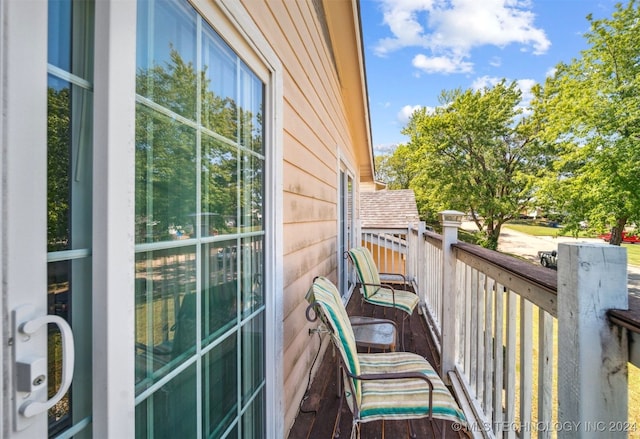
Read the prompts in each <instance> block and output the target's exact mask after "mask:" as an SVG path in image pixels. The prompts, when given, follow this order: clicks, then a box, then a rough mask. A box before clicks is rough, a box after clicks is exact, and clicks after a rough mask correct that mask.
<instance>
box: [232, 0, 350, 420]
mask: <svg viewBox="0 0 640 439" xmlns="http://www.w3.org/2000/svg"><path fill="white" fill-rule="evenodd" d="M244 5H245V7H246V9H247V11H248V13H249V14H250V15H251V17H252V19H253V20H254V21H255V23H256V25H257V26H258V28H259V29H260V30H261V32H262V33H263V34H264V36H265V38H266V39H267V41H269V43H270V44H271V46H272V48H273V50H274V52H276V54H277V56H278V57H279V58H280V60H281V62H282V66H283V69H284V72H283V92H284V96H283V101H284V106H283V126H284V133H283V139H284V140H283V141H284V145H283V174H284V175H283V198H282V199H283V239H284V242H283V251H284V255H283V260H284V267H283V276H284V281H283V285H284V291H283V292H282V294H283V295H284V296H283V300H282V303H283V307H284V309H283V314H282V315H283V319H284V321H283V322H282V323H283V354H284V355H283V357H284V358H283V365H282V366H283V371H282V372H283V382H284V389H283V392H284V404H285V408H284V410H285V420H284V425H285V431H288V429H289V428H290V426H291V425H292V424H293V421H294V419H295V416H296V414H297V411H298V405H299V402H300V400H301V398H302V396H303V394H304V391H305V387H306V384H307V381H308V374H309V368H310V366H311V362H312V360H313V357H314V356H315V354H316V352H317V349H318V338H317V336H313V337H311V336H309V333H308V328H309V327H311V325H309V324H308V322H307V321H306V318H305V315H304V311H305V309H306V306H307V303H306V301H305V300H304V295H305V293H306V292H307V289H308V288H309V286H310V285H311V282H312V280H313V278H314V277H315V276H317V275H325V276H328V277H330V278H332V279H333V280H336V269H337V266H336V263H337V245H338V237H337V231H338V223H337V220H338V218H337V215H338V213H339V208H338V200H339V198H338V193H337V192H338V188H337V183H338V172H339V157H340V158H341V159H342V160H343V161H345V162H347V163H348V164H349V166H351V167H352V169H354V170H355V172H357V170H358V169H359V168H360V165H359V164H357V163H355V154H354V151H353V147H352V139H351V136H352V134H351V132H350V126H349V120H348V118H347V115H346V109H345V106H344V100H343V99H344V97H343V96H342V90H341V85H340V81H339V78H338V75H337V73H336V71H335V64H334V61H333V59H332V55H331V51H330V48H329V47H328V46H327V44H326V41H325V36H324V34H323V30H322V25H321V23H320V22H319V20H318V17H317V14H316V10H315V8H314V5H313V2H312V1H304V2H293V1H278V0H269V1H256V0H244ZM351 44H353V43H351ZM354 62H357V60H355V61H354ZM339 148H340V149H339ZM355 181H356V182H357V181H358V175H355Z"/></svg>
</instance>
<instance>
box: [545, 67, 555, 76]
mask: <svg viewBox="0 0 640 439" xmlns="http://www.w3.org/2000/svg"><path fill="white" fill-rule="evenodd" d="M557 71H558V69H557V68H556V67H551V68H550V69H549V70H547V71H546V73H545V74H544V76H545V78H551V77H553V76H554V75H555V74H556V72H557Z"/></svg>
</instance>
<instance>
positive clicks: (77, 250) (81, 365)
mask: <svg viewBox="0 0 640 439" xmlns="http://www.w3.org/2000/svg"><path fill="white" fill-rule="evenodd" d="M48 6H49V7H48V14H49V20H48V21H49V27H48V63H49V64H48V71H49V75H48V89H47V251H48V261H49V262H48V269H47V285H48V287H47V305H48V313H49V314H51V315H57V316H59V317H62V318H63V319H65V320H66V321H67V322H68V323H69V325H70V326H71V327H72V329H73V333H74V335H73V338H74V344H75V358H76V360H75V369H74V376H73V384H72V386H71V388H70V389H69V391H68V392H67V394H66V395H65V396H64V397H63V398H62V400H61V401H60V402H58V403H57V404H56V405H55V406H53V407H52V408H51V409H50V410H49V436H50V437H71V436H73V437H76V438H85V437H86V438H89V437H91V436H92V434H91V427H90V423H91V413H92V410H91V400H92V395H91V389H92V385H91V368H92V346H91V336H92V335H91V334H92V333H91V325H92V322H91V303H92V301H91V270H92V266H91V263H92V261H91V240H92V227H91V221H92V218H91V211H92V202H91V198H92V164H93V152H92V151H93V148H92V135H93V127H92V120H93V111H92V109H93V92H92V81H93V53H92V48H93V14H94V8H93V2H91V1H72V0H56V1H53V0H52V1H49V5H48ZM49 326H50V328H49V331H48V334H49V337H48V369H49V383H48V384H49V397H52V396H53V395H54V394H55V393H56V391H57V389H58V388H59V386H60V381H61V376H62V363H63V358H62V349H61V338H60V332H59V331H58V330H57V328H56V327H55V325H49Z"/></svg>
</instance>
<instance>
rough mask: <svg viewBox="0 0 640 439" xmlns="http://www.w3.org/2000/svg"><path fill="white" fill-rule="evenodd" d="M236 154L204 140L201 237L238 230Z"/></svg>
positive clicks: (207, 139) (208, 140)
mask: <svg viewBox="0 0 640 439" xmlns="http://www.w3.org/2000/svg"><path fill="white" fill-rule="evenodd" d="M237 163H238V161H237V160H236V152H235V151H234V150H233V149H232V148H231V147H230V146H228V145H226V144H225V143H222V142H221V141H219V140H216V139H215V138H213V137H210V136H207V135H204V134H203V136H202V175H201V181H202V183H201V185H202V214H201V215H200V222H201V227H200V230H201V232H202V233H201V234H202V236H203V237H205V236H215V235H221V234H227V233H232V232H234V231H235V230H236V225H237V224H236V223H237V218H236V216H237V209H236V206H237V200H238V187H237V181H238V170H237Z"/></svg>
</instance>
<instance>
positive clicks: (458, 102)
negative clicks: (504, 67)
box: [403, 80, 550, 249]
mask: <svg viewBox="0 0 640 439" xmlns="http://www.w3.org/2000/svg"><path fill="white" fill-rule="evenodd" d="M521 95H522V93H521V91H520V90H519V89H518V87H517V85H516V83H515V82H512V83H510V84H507V83H506V81H504V80H503V81H501V82H500V83H498V84H496V85H495V86H494V87H492V88H485V89H483V90H479V91H473V90H465V91H462V90H460V89H456V90H453V91H444V92H442V94H441V96H440V106H439V107H437V108H436V110H435V111H433V112H428V111H427V110H426V109H422V110H419V111H417V112H415V113H414V114H413V116H412V117H411V119H410V121H409V124H408V125H407V127H405V129H404V131H403V133H404V134H406V135H409V136H410V138H411V140H410V142H409V145H408V147H409V148H410V149H411V150H412V151H413V153H412V156H413V159H414V165H413V169H414V170H415V171H416V175H415V177H414V178H413V179H412V182H411V187H412V188H413V189H414V190H415V192H416V198H417V200H418V203H419V208H420V212H421V215H422V216H423V217H428V216H433V214H434V213H435V212H437V211H439V210H442V209H457V210H461V211H464V212H469V213H470V214H471V216H472V218H473V219H474V221H475V222H476V224H477V226H478V228H479V229H480V230H481V231H483V232H484V233H485V239H484V243H483V244H484V245H485V246H486V247H488V248H493V249H495V248H497V243H498V237H499V236H500V229H501V227H502V225H503V224H504V223H505V222H507V221H509V220H511V219H513V218H516V217H517V216H518V215H519V214H520V213H521V212H522V211H523V210H524V209H525V208H527V207H528V206H529V204H530V201H531V199H532V196H533V193H534V187H535V181H536V179H537V178H538V177H539V176H540V175H542V172H543V170H544V169H545V167H546V166H547V165H548V156H549V155H550V154H549V151H545V150H544V147H543V145H542V144H541V143H540V142H538V141H537V138H536V134H537V128H536V125H534V124H533V123H532V122H531V121H530V119H529V118H528V117H527V116H526V115H525V113H524V110H523V108H522V107H521V106H520V105H521V99H522V98H521Z"/></svg>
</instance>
